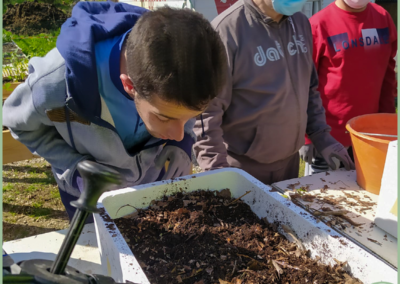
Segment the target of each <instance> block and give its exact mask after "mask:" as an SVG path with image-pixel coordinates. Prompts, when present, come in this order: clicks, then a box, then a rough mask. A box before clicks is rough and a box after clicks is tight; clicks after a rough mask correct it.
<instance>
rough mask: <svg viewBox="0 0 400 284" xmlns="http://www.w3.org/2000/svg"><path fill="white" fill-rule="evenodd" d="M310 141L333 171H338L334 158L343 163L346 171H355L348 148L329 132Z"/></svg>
mask: <svg viewBox="0 0 400 284" xmlns="http://www.w3.org/2000/svg"><path fill="white" fill-rule="evenodd" d="M310 139H311V140H312V142H313V144H314V146H315V148H316V150H317V151H318V153H320V154H321V156H322V157H323V158H324V160H325V161H326V163H327V164H328V166H329V167H330V168H331V169H332V170H336V169H337V167H336V164H335V162H334V161H333V160H332V158H333V157H335V158H337V159H338V160H339V161H341V162H342V163H343V165H344V167H345V168H346V170H348V171H349V170H354V169H355V165H354V163H353V161H352V160H351V158H350V156H349V153H348V152H347V150H346V148H345V147H344V146H343V145H342V144H340V143H339V142H338V141H337V140H336V139H335V138H333V137H332V135H330V134H329V133H328V132H323V133H321V134H319V135H317V136H315V137H312V138H311V137H310Z"/></svg>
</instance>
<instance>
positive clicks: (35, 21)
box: [3, 2, 67, 35]
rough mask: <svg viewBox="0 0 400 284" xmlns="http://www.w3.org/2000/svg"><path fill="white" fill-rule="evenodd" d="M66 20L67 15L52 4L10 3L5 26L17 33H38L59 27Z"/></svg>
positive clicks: (4, 21) (4, 20) (4, 22)
mask: <svg viewBox="0 0 400 284" xmlns="http://www.w3.org/2000/svg"><path fill="white" fill-rule="evenodd" d="M66 20H67V15H66V14H65V13H64V12H63V11H62V10H61V9H58V8H57V7H56V6H54V5H52V4H47V3H37V2H23V3H20V4H15V5H11V4H10V5H8V7H7V12H6V13H5V14H4V15H3V27H4V28H5V29H6V30H8V31H11V32H13V33H15V34H20V35H37V34H39V33H48V32H49V31H53V30H57V29H59V28H60V27H61V25H62V24H63V23H64V22H65V21H66Z"/></svg>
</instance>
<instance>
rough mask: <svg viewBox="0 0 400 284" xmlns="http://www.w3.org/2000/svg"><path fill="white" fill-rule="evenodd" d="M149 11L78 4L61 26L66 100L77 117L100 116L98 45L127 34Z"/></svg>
mask: <svg viewBox="0 0 400 284" xmlns="http://www.w3.org/2000/svg"><path fill="white" fill-rule="evenodd" d="M148 11H149V10H147V9H144V8H141V7H136V6H133V5H129V4H125V3H115V2H111V1H109V2H78V3H77V4H76V5H75V7H74V8H73V10H72V14H71V17H70V18H68V19H67V21H66V22H65V23H64V24H63V25H62V26H61V32H60V35H59V37H58V39H57V49H58V50H59V52H60V54H61V55H62V57H63V58H64V60H65V68H66V74H65V79H66V84H67V94H66V101H67V105H68V107H70V108H71V109H72V110H73V111H74V112H76V113H77V114H78V115H80V116H82V117H84V118H87V119H89V120H91V121H92V118H93V117H100V113H101V101H100V96H99V89H98V79H97V71H96V56H95V44H96V43H97V42H100V41H103V40H106V39H110V38H113V37H116V36H119V35H122V34H124V33H126V32H127V31H128V30H130V29H131V28H132V27H133V26H134V25H135V23H136V21H137V20H138V19H139V17H140V16H142V15H143V14H144V13H146V12H148Z"/></svg>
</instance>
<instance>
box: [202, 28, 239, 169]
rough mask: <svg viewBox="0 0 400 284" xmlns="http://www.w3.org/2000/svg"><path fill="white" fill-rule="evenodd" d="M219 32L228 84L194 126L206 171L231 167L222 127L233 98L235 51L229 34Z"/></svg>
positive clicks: (203, 167)
mask: <svg viewBox="0 0 400 284" xmlns="http://www.w3.org/2000/svg"><path fill="white" fill-rule="evenodd" d="M217 31H218V32H219V34H220V37H221V40H222V43H223V44H224V46H225V50H226V53H227V62H228V68H227V69H228V71H227V75H226V76H227V78H226V83H225V86H224V88H223V90H222V92H221V93H220V94H219V95H218V96H217V97H216V98H215V99H213V100H212V101H211V103H210V105H209V106H208V108H207V109H206V110H205V111H204V112H203V114H202V115H200V116H199V117H198V118H197V120H196V124H195V126H194V132H195V134H196V136H197V142H196V143H195V144H194V153H195V155H196V159H197V162H198V163H199V165H200V167H201V168H202V169H203V170H205V171H207V170H213V169H218V168H224V167H229V164H228V162H227V159H226V158H227V150H226V148H225V145H224V143H223V142H224V139H223V134H224V133H223V130H222V128H221V125H222V121H223V116H224V113H225V111H226V110H227V109H228V107H229V105H230V103H231V98H232V72H233V49H232V48H231V47H229V44H228V35H227V32H226V31H221V30H218V29H217Z"/></svg>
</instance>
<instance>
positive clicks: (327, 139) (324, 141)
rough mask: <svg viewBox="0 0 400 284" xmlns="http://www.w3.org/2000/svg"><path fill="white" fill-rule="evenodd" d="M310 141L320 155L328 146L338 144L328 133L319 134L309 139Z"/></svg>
mask: <svg viewBox="0 0 400 284" xmlns="http://www.w3.org/2000/svg"><path fill="white" fill-rule="evenodd" d="M310 140H311V141H312V143H313V144H314V147H315V149H317V151H318V152H319V153H321V152H322V151H323V150H324V149H325V148H327V147H329V146H330V145H333V144H336V143H339V142H338V141H337V140H336V139H335V138H333V136H332V135H331V134H330V133H329V132H321V133H319V134H317V135H315V136H313V137H310Z"/></svg>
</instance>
